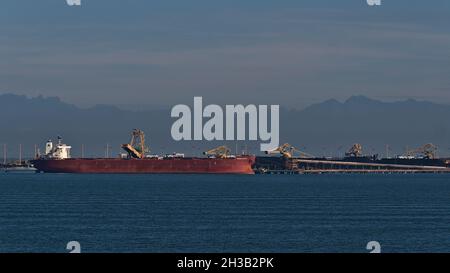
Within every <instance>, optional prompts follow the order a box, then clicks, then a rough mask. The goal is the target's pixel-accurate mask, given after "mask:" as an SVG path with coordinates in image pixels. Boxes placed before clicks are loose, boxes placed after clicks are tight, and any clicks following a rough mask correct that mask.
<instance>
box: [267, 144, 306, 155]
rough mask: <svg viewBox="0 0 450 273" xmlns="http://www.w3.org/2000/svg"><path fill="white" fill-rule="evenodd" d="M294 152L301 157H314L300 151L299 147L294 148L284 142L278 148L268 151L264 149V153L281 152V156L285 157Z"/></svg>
mask: <svg viewBox="0 0 450 273" xmlns="http://www.w3.org/2000/svg"><path fill="white" fill-rule="evenodd" d="M294 152H295V153H297V154H299V157H301V158H314V157H315V156H313V155H311V154H308V153H305V152H303V151H300V150H299V149H297V148H295V147H294V146H292V145H291V144H289V143H285V144H283V145H281V146H280V147H278V148H275V149H273V150H270V151H266V154H281V155H282V156H284V157H286V158H292V157H293V156H294Z"/></svg>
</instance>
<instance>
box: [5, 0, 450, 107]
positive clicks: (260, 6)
mask: <svg viewBox="0 0 450 273" xmlns="http://www.w3.org/2000/svg"><path fill="white" fill-rule="evenodd" d="M382 2H383V5H382V6H381V7H375V8H374V7H369V6H368V5H367V4H366V2H365V0H342V1H337V0H305V1H300V0H292V1H290V0H272V1H267V0H239V1H237V0H178V1H177V0H160V1H151V0H130V1H123V0H82V7H69V6H67V5H66V3H65V0H2V1H1V3H0V4H1V6H0V93H16V94H27V95H33V96H34V95H39V94H43V95H46V96H59V97H61V98H62V99H63V100H65V101H67V102H71V103H75V104H78V105H82V106H88V105H93V104H120V105H123V104H139V105H173V104H178V103H191V104H192V97H193V96H194V95H202V96H204V99H205V101H206V103H208V102H209V103H219V104H224V103H264V104H266V103H277V104H281V105H282V106H285V107H298V108H301V107H304V106H305V105H309V104H311V103H315V102H319V101H322V100H325V99H329V98H337V99H345V98H347V97H348V96H351V95H354V94H362V95H367V96H370V97H373V98H377V99H383V100H395V99H403V98H416V99H426V100H431V101H437V102H442V103H446V104H450V1H448V0H433V1H424V0H421V1H419V0H383V1H382Z"/></svg>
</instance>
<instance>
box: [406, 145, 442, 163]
mask: <svg viewBox="0 0 450 273" xmlns="http://www.w3.org/2000/svg"><path fill="white" fill-rule="evenodd" d="M436 153H437V147H436V146H435V145H434V144H432V143H428V144H425V145H423V146H422V147H419V148H417V149H413V150H408V151H406V155H407V156H415V155H417V154H420V155H423V156H424V157H425V158H429V159H434V158H436Z"/></svg>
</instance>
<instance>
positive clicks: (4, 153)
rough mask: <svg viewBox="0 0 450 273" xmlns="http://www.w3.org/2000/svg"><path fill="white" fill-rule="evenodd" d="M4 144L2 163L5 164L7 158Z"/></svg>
mask: <svg viewBox="0 0 450 273" xmlns="http://www.w3.org/2000/svg"><path fill="white" fill-rule="evenodd" d="M6 148H7V147H6V144H3V165H6V163H7V158H8V151H7V150H6Z"/></svg>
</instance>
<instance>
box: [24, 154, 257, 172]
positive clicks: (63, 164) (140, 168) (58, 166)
mask: <svg viewBox="0 0 450 273" xmlns="http://www.w3.org/2000/svg"><path fill="white" fill-rule="evenodd" d="M254 162H255V157H254V156H242V157H237V158H226V159H220V158H167V159H153V158H148V159H65V160H54V159H49V160H47V159H38V160H34V161H32V164H33V165H34V167H35V168H36V169H38V170H39V171H41V172H46V173H124V174H138V173H174V174H176V173H179V174H183V173H184V174H200V173H211V174H254V172H253V169H252V166H253V164H254Z"/></svg>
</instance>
